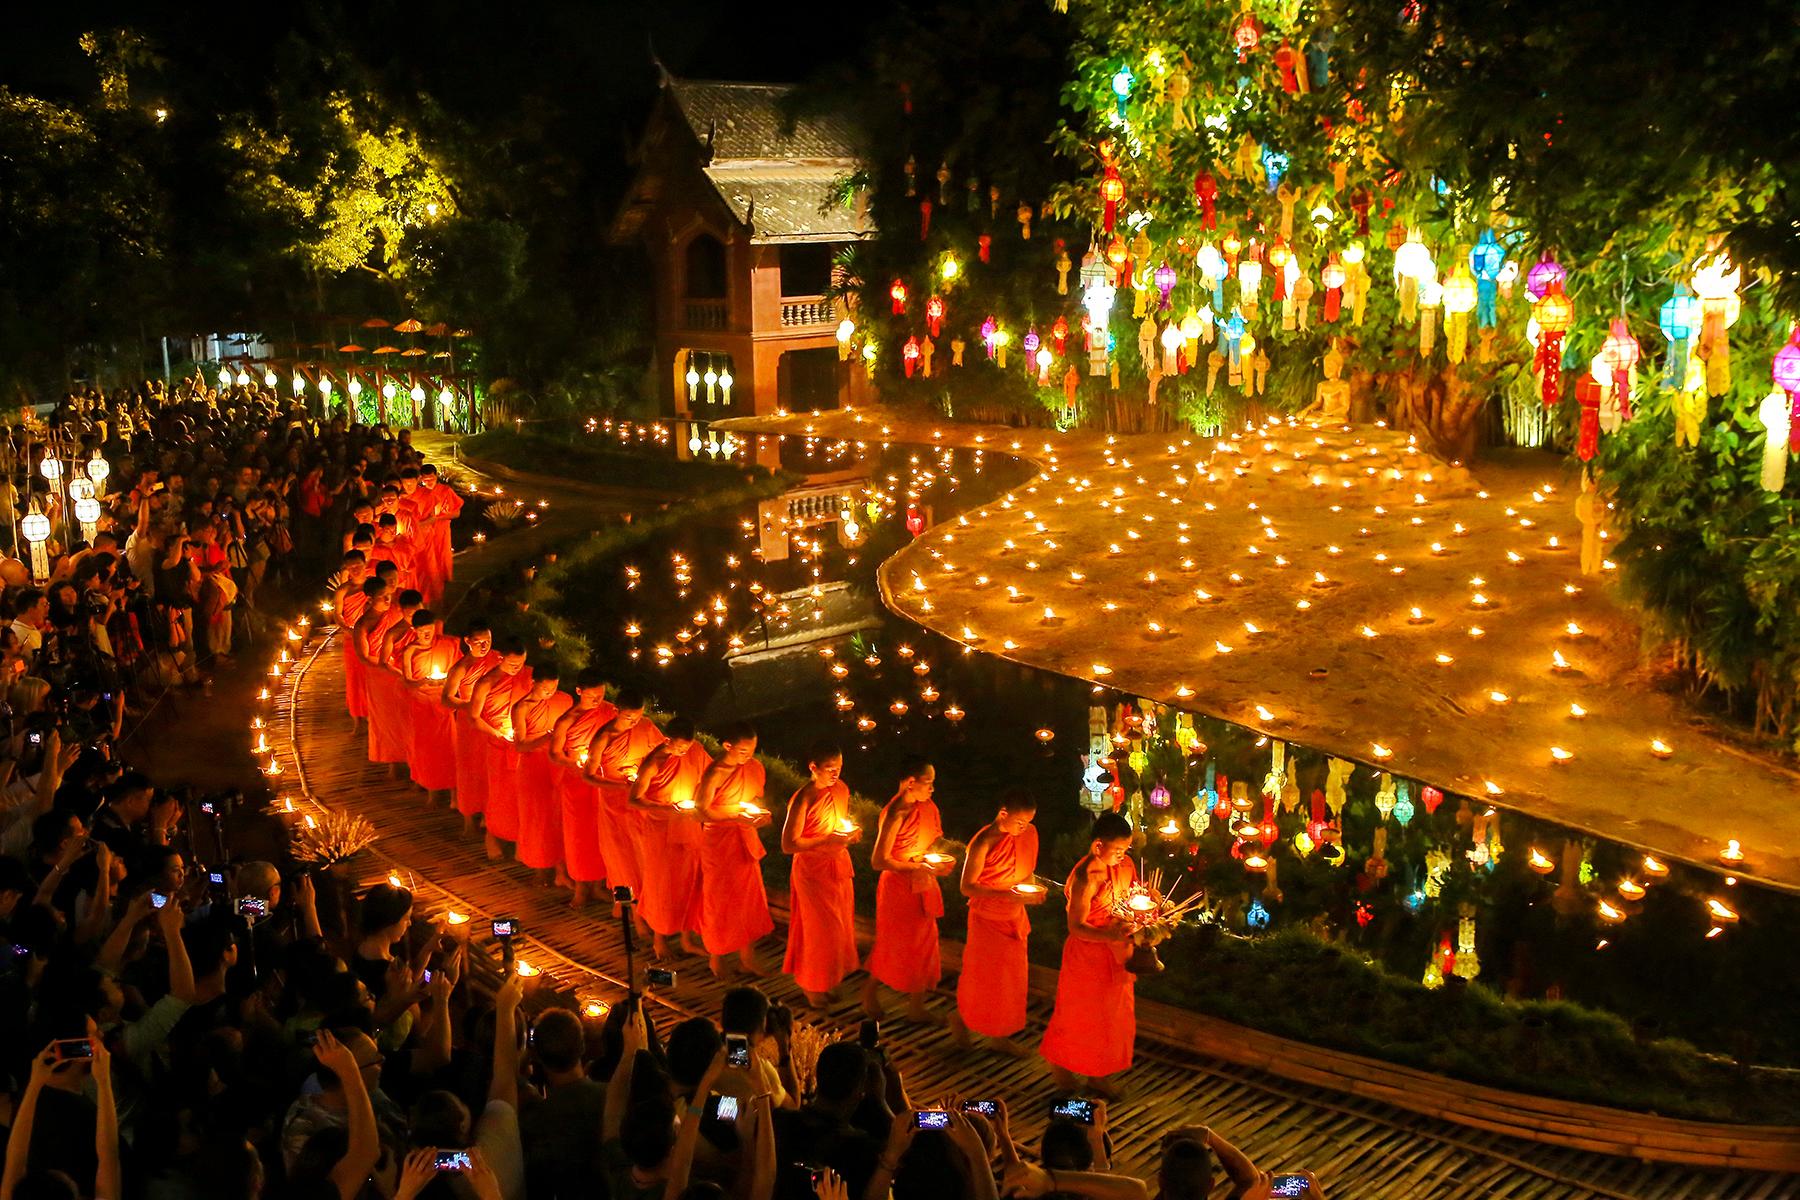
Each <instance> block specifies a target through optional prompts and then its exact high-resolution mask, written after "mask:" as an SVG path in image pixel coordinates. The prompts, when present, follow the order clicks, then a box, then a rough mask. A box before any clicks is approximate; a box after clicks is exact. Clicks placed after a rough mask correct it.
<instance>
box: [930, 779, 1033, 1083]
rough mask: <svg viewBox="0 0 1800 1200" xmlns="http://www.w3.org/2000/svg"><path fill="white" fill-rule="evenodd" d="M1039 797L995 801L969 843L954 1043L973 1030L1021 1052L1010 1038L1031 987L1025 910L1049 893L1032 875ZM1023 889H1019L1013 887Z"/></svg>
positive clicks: (1014, 793)
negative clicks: (964, 932)
mask: <svg viewBox="0 0 1800 1200" xmlns="http://www.w3.org/2000/svg"><path fill="white" fill-rule="evenodd" d="M1036 817H1037V798H1036V797H1034V796H1032V795H1031V793H1029V792H1027V791H1024V790H1023V789H1020V788H1013V789H1010V790H1009V791H1008V792H1007V793H1006V795H1005V796H1003V797H1002V798H1001V801H1000V811H999V812H998V813H996V814H995V816H994V820H993V823H992V824H990V825H985V826H983V827H982V828H981V830H980V831H979V832H977V833H976V834H975V836H974V837H973V838H972V839H971V840H970V841H969V856H968V858H967V859H965V860H964V862H963V873H962V894H963V895H964V896H966V897H968V900H969V935H968V938H967V939H966V940H965V941H964V942H963V956H962V972H961V974H959V975H958V976H957V979H956V1011H955V1012H954V1013H953V1014H951V1017H950V1028H951V1031H952V1032H953V1033H954V1034H955V1035H956V1040H957V1042H958V1044H960V1045H962V1046H964V1047H967V1046H970V1045H972V1044H973V1043H972V1041H971V1039H970V1036H969V1035H970V1034H971V1033H977V1034H980V1035H981V1036H983V1037H991V1038H997V1039H999V1043H998V1044H999V1047H1000V1049H1002V1050H1004V1051H1006V1052H1007V1053H1009V1054H1023V1053H1025V1050H1024V1048H1023V1047H1022V1046H1019V1045H1018V1044H1017V1043H1015V1042H1013V1041H1012V1037H1013V1035H1014V1034H1016V1033H1018V1032H1019V1031H1020V1030H1022V1029H1024V1028H1025V1001H1026V998H1027V995H1028V993H1029V992H1030V989H1031V963H1030V960H1029V958H1028V957H1027V954H1026V951H1027V944H1028V942H1029V941H1030V938H1031V920H1030V918H1029V917H1028V916H1026V913H1025V910H1026V908H1027V907H1029V906H1032V905H1037V904H1042V903H1043V902H1044V898H1045V897H1046V896H1048V895H1049V894H1050V893H1049V889H1047V888H1045V887H1044V886H1043V885H1041V884H1038V883H1035V882H1033V875H1034V872H1036V870H1037V857H1038V834H1037V826H1035V825H1033V824H1032V821H1033V820H1034V819H1036ZM1021 884H1023V885H1025V887H1026V890H1025V891H1024V892H1020V891H1018V890H1017V889H1018V888H1019V886H1020V885H1021Z"/></svg>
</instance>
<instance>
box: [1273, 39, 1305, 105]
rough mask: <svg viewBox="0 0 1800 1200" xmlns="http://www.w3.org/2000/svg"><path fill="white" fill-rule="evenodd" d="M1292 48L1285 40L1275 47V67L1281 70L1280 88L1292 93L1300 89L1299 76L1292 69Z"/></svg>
mask: <svg viewBox="0 0 1800 1200" xmlns="http://www.w3.org/2000/svg"><path fill="white" fill-rule="evenodd" d="M1296 57H1297V56H1296V55H1295V54H1294V48H1293V47H1292V46H1290V45H1288V44H1287V43H1286V42H1283V43H1281V45H1280V46H1278V47H1276V49H1275V68H1276V70H1278V71H1280V72H1281V90H1282V91H1284V92H1286V93H1287V94H1288V95H1290V96H1291V95H1293V94H1294V93H1295V92H1298V91H1299V90H1300V76H1299V73H1298V72H1296V71H1295V70H1294V60H1295V58H1296Z"/></svg>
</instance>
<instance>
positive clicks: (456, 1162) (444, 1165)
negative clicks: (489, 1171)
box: [431, 1150, 475, 1171]
mask: <svg viewBox="0 0 1800 1200" xmlns="http://www.w3.org/2000/svg"><path fill="white" fill-rule="evenodd" d="M431 1165H432V1166H433V1167H435V1168H436V1169H438V1170H440V1171H467V1170H468V1169H469V1168H471V1167H473V1166H474V1165H475V1164H474V1163H473V1162H472V1161H470V1159H469V1152H468V1151H467V1150H439V1151H438V1152H437V1154H436V1155H435V1156H433V1158H432V1160H431Z"/></svg>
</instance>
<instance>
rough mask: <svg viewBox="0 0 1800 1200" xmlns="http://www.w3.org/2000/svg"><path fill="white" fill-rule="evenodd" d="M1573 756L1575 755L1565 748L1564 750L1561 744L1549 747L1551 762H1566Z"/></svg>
mask: <svg viewBox="0 0 1800 1200" xmlns="http://www.w3.org/2000/svg"><path fill="white" fill-rule="evenodd" d="M1574 757H1575V756H1574V755H1573V754H1572V753H1570V752H1569V751H1567V750H1564V749H1563V748H1562V747H1561V746H1552V747H1550V761H1551V762H1554V763H1566V762H1568V761H1569V760H1570V759H1572V758H1574Z"/></svg>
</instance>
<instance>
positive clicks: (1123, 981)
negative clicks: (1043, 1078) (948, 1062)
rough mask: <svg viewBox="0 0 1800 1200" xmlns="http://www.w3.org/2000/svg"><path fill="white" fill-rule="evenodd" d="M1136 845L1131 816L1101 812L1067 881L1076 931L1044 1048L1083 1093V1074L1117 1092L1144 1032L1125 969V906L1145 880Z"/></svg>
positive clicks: (1093, 1086) (1061, 1079) (1066, 948)
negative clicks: (1121, 909) (1115, 1084)
mask: <svg viewBox="0 0 1800 1200" xmlns="http://www.w3.org/2000/svg"><path fill="white" fill-rule="evenodd" d="M1130 851H1131V822H1130V821H1128V820H1126V819H1125V818H1124V817H1123V816H1121V815H1120V814H1118V813H1115V812H1107V813H1101V814H1100V815H1099V816H1098V817H1096V818H1095V819H1094V839H1093V841H1092V843H1090V845H1089V847H1088V853H1087V854H1086V855H1084V856H1083V857H1082V859H1081V860H1080V861H1079V862H1077V863H1076V864H1075V866H1074V868H1073V869H1072V870H1071V871H1070V872H1069V880H1068V883H1067V884H1066V885H1065V889H1066V897H1067V914H1068V918H1069V937H1068V940H1067V941H1065V942H1064V943H1063V954H1062V971H1061V972H1060V973H1059V974H1058V975H1057V978H1056V1011H1055V1012H1053V1013H1052V1014H1051V1016H1050V1025H1049V1028H1047V1029H1045V1030H1044V1041H1043V1045H1042V1046H1041V1047H1040V1050H1039V1052H1040V1053H1041V1054H1043V1056H1044V1060H1045V1061H1046V1062H1048V1063H1049V1064H1050V1071H1051V1074H1052V1075H1054V1076H1055V1078H1056V1082H1057V1085H1058V1086H1059V1087H1061V1088H1063V1089H1064V1090H1065V1091H1071V1092H1072V1091H1075V1090H1076V1089H1077V1088H1079V1087H1080V1079H1079V1078H1078V1077H1080V1076H1086V1077H1087V1081H1088V1085H1087V1086H1088V1089H1089V1090H1091V1091H1094V1092H1098V1093H1100V1094H1101V1095H1116V1094H1117V1090H1116V1089H1115V1088H1112V1087H1110V1086H1108V1085H1107V1084H1106V1083H1105V1082H1104V1080H1105V1078H1106V1077H1107V1076H1109V1075H1116V1074H1117V1073H1118V1072H1120V1071H1123V1070H1125V1068H1127V1067H1129V1066H1130V1065H1131V1051H1132V1043H1133V1042H1134V1041H1135V1040H1136V1038H1137V1006H1136V995H1135V993H1134V990H1133V989H1134V983H1135V980H1134V978H1133V976H1132V974H1131V972H1129V971H1127V970H1126V969H1125V960H1126V958H1127V957H1129V955H1130V953H1131V925H1130V923H1129V922H1127V921H1126V920H1125V919H1124V918H1122V917H1120V916H1119V915H1118V910H1117V906H1118V905H1121V904H1124V903H1125V901H1126V899H1127V898H1128V897H1129V896H1130V895H1131V889H1132V885H1134V884H1135V883H1137V878H1138V876H1137V867H1136V866H1135V865H1134V864H1133V863H1132V861H1131V859H1130V858H1129V857H1128V855H1129V853H1130Z"/></svg>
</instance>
